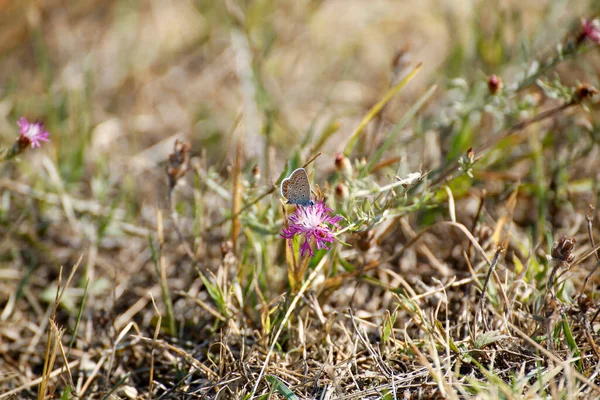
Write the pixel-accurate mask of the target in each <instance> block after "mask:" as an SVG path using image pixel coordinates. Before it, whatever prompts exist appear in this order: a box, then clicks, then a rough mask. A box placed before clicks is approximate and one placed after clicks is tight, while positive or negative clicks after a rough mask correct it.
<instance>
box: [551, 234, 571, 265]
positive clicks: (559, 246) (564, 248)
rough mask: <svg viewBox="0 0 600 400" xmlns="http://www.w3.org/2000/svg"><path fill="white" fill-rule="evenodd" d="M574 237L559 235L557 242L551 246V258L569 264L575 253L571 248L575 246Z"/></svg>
mask: <svg viewBox="0 0 600 400" xmlns="http://www.w3.org/2000/svg"><path fill="white" fill-rule="evenodd" d="M575 242H576V240H575V238H574V237H569V236H563V237H561V238H560V239H559V240H558V241H557V242H555V243H554V246H552V251H551V253H550V255H551V256H552V258H553V259H555V260H559V261H563V262H565V263H567V264H570V263H572V262H573V260H574V259H575V255H574V254H572V253H573V249H574V248H575Z"/></svg>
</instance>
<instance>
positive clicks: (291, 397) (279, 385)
mask: <svg viewBox="0 0 600 400" xmlns="http://www.w3.org/2000/svg"><path fill="white" fill-rule="evenodd" d="M265 378H266V379H267V381H269V383H270V384H271V385H273V388H274V389H275V390H277V391H278V392H279V393H280V394H281V395H282V396H283V397H285V398H286V399H287V400H300V399H299V398H298V396H296V395H295V394H294V392H292V390H291V389H290V388H289V387H287V386H286V385H285V383H283V382H282V381H281V380H279V378H277V377H275V376H273V375H267V376H266V377H265Z"/></svg>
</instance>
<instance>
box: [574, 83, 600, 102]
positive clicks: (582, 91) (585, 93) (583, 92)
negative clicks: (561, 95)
mask: <svg viewBox="0 0 600 400" xmlns="http://www.w3.org/2000/svg"><path fill="white" fill-rule="evenodd" d="M597 94H598V89H596V88H595V87H593V86H592V85H588V84H586V83H584V84H581V85H579V86H578V87H577V89H576V90H575V95H574V96H573V100H575V101H577V102H582V101H584V100H587V99H589V98H590V97H593V96H595V95H597Z"/></svg>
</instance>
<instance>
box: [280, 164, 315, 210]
mask: <svg viewBox="0 0 600 400" xmlns="http://www.w3.org/2000/svg"><path fill="white" fill-rule="evenodd" d="M281 195H282V196H283V197H285V198H286V199H287V203H288V204H298V205H300V206H304V207H306V206H312V205H314V204H315V203H314V202H313V201H312V200H311V199H310V183H309V182H308V175H307V174H306V170H305V169H304V168H298V169H297V170H295V171H294V172H292V174H291V175H290V177H289V178H287V179H284V180H283V181H281Z"/></svg>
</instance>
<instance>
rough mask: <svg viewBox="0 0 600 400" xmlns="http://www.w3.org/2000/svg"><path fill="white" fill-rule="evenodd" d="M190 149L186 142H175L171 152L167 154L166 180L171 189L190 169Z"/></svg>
mask: <svg viewBox="0 0 600 400" xmlns="http://www.w3.org/2000/svg"><path fill="white" fill-rule="evenodd" d="M190 148H191V146H190V144H189V143H188V142H184V141H182V140H179V139H177V140H175V145H174V146H173V152H172V153H171V154H169V164H168V165H167V178H168V180H169V188H171V189H172V188H174V187H175V185H176V184H177V181H178V180H179V179H181V178H182V177H183V176H184V175H185V174H186V173H187V172H188V171H189V169H190V154H189V152H190Z"/></svg>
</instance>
